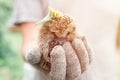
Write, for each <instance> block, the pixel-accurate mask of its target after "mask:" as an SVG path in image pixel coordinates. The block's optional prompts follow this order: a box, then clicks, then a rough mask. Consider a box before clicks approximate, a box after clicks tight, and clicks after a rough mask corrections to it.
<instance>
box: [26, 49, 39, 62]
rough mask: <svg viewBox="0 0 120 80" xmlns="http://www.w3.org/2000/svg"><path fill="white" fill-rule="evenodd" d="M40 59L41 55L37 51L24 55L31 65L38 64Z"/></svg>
mask: <svg viewBox="0 0 120 80" xmlns="http://www.w3.org/2000/svg"><path fill="white" fill-rule="evenodd" d="M40 57H41V54H40V53H39V52H37V51H36V52H32V51H29V52H27V53H26V55H25V59H26V61H27V62H29V63H31V64H37V63H39V62H40Z"/></svg>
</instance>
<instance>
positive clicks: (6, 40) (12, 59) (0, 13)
mask: <svg viewBox="0 0 120 80" xmlns="http://www.w3.org/2000/svg"><path fill="white" fill-rule="evenodd" d="M13 5H14V0H0V80H22V76H23V75H24V74H23V60H22V57H21V43H22V42H21V41H22V37H21V34H20V33H19V32H11V31H10V30H9V28H8V24H7V23H8V21H9V19H10V18H11V16H12V10H13Z"/></svg>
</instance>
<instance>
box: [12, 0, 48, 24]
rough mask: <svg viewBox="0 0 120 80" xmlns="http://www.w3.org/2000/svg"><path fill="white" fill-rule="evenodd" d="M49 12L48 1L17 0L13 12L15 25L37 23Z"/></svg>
mask: <svg viewBox="0 0 120 80" xmlns="http://www.w3.org/2000/svg"><path fill="white" fill-rule="evenodd" d="M47 11H48V0H16V3H15V7H14V12H13V24H19V23H22V22H36V21H38V20H40V19H42V18H43V17H44V16H45V15H46V13H47Z"/></svg>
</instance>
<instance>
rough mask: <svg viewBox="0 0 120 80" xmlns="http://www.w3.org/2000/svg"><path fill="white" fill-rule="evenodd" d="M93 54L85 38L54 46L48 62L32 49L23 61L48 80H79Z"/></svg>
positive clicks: (36, 48) (37, 51) (37, 49)
mask: <svg viewBox="0 0 120 80" xmlns="http://www.w3.org/2000/svg"><path fill="white" fill-rule="evenodd" d="M92 54H93V52H92V50H91V48H90V46H89V44H88V42H87V40H86V38H85V37H80V38H76V39H74V40H73V41H71V42H65V43H64V44H63V45H56V46H55V47H53V49H52V50H51V52H50V55H49V56H50V62H47V61H46V60H45V59H44V57H43V55H42V54H41V53H40V50H39V47H37V45H36V47H34V48H32V50H30V51H29V52H28V53H26V56H25V60H26V61H27V62H29V63H30V64H31V65H33V66H34V67H36V68H37V69H39V70H40V71H41V72H43V73H44V74H46V75H48V77H50V80H80V78H81V74H82V73H83V72H84V71H85V70H86V69H87V68H88V66H89V64H90V63H91V61H92V59H93V55H92Z"/></svg>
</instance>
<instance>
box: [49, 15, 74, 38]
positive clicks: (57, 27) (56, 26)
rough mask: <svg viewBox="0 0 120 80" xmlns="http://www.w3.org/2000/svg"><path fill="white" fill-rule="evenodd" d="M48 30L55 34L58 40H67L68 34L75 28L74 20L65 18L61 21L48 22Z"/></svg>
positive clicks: (60, 19)
mask: <svg viewBox="0 0 120 80" xmlns="http://www.w3.org/2000/svg"><path fill="white" fill-rule="evenodd" d="M48 29H49V31H50V32H52V33H54V34H55V35H56V36H57V37H58V38H65V37H66V36H67V34H68V33H70V32H72V31H73V30H74V29H75V27H74V26H73V23H72V20H71V19H70V18H69V17H67V16H64V17H62V18H59V19H57V18H56V19H52V20H50V21H49V22H48Z"/></svg>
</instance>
